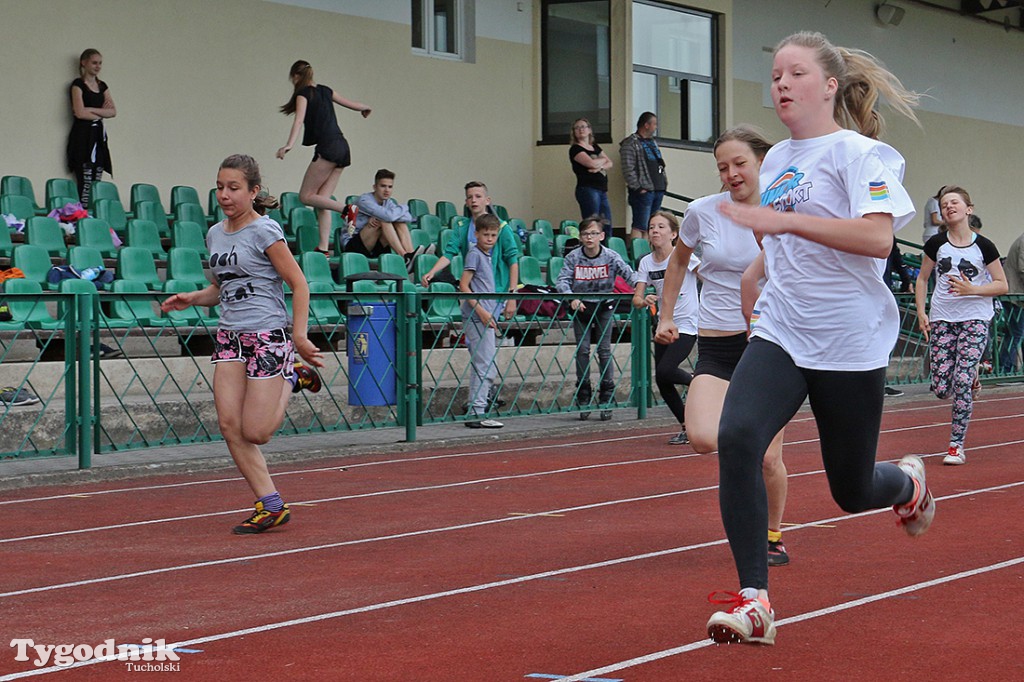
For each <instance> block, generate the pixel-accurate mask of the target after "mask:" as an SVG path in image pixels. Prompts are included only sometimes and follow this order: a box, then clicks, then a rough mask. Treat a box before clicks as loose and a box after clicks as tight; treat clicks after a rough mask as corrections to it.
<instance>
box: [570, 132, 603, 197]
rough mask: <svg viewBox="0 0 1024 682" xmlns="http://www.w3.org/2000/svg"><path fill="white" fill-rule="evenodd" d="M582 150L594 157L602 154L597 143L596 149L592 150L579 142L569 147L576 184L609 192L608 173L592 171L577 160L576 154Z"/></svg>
mask: <svg viewBox="0 0 1024 682" xmlns="http://www.w3.org/2000/svg"><path fill="white" fill-rule="evenodd" d="M580 152H583V153H585V154H587V155H588V156H590V157H591V158H592V159H596V158H597V157H599V156H601V147H600V146H599V145H597V144H595V145H594V151H590V150H589V149H586V148H585V147H583V146H582V145H578V144H574V145H572V146H571V147H569V161H570V162H571V163H572V172H573V173H575V174H576V186H577V187H591V188H593V189H597V190H601V191H602V192H607V191H608V174H607V173H591V172H590V170H589V169H588V168H587V167H586V166H584V165H583V164H582V163H580V162H578V161H577V160H576V155H577V154H579V153H580Z"/></svg>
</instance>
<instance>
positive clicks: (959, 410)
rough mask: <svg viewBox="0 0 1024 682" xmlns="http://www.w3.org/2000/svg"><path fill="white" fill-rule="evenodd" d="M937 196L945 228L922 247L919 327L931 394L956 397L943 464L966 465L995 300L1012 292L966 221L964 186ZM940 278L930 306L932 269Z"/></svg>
mask: <svg viewBox="0 0 1024 682" xmlns="http://www.w3.org/2000/svg"><path fill="white" fill-rule="evenodd" d="M941 194H942V196H941V197H940V198H939V205H940V207H941V211H942V217H943V219H944V221H945V223H946V226H947V228H948V229H947V230H946V231H945V232H942V233H939V234H937V235H935V236H934V237H932V238H931V239H929V240H928V241H927V242H926V243H925V245H924V256H923V257H922V258H921V272H920V273H918V275H917V289H916V290H915V298H916V302H917V326H918V327H919V328H920V329H921V333H922V334H924V338H925V341H928V342H929V359H930V360H931V369H932V392H933V393H935V395H937V396H938V397H939V398H943V399H945V398H950V397H951V398H953V427H952V430H951V432H950V436H949V451H948V453H947V454H946V456H945V458H943V460H942V463H943V464H952V465H957V464H966V463H967V455H965V454H964V440H965V439H966V437H967V425H968V423H969V422H970V421H971V412H973V410H974V395H973V391H972V386H973V385H974V384H975V383H976V382H977V380H978V363H979V362H981V356H982V354H983V353H984V352H985V345H986V344H987V343H988V326H989V322H990V321H991V320H992V315H993V314H994V312H995V310H994V308H993V307H992V297H993V296H1002V295H1003V294H1005V293H1006V292H1007V291H1008V286H1007V283H1006V275H1005V274H1004V273H1003V266H1002V265H1001V264H1000V263H999V250H998V249H997V248H996V245H995V244H993V243H992V242H991V241H989V240H988V239H986V238H985V237H982V236H981V235H980V234H976V233H975V232H973V231H971V228H970V225H969V224H968V221H969V219H970V216H971V214H973V213H974V204H972V203H971V197H970V195H969V194H967V190H965V189H963V188H962V187H955V186H951V187H944V188H943V189H942V192H941ZM933 268H934V269H935V270H936V274H937V275H938V277H937V278H936V280H935V291H933V292H932V299H931V308H930V309H929V311H928V313H925V307H924V299H925V293H926V292H927V291H928V277H929V276H930V275H931V273H932V269H933Z"/></svg>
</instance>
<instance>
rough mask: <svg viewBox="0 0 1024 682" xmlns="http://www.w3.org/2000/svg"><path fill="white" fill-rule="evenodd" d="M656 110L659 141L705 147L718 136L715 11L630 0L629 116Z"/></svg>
mask: <svg viewBox="0 0 1024 682" xmlns="http://www.w3.org/2000/svg"><path fill="white" fill-rule="evenodd" d="M645 111H652V112H654V113H655V114H657V116H658V133H657V138H658V141H659V142H661V141H665V142H668V143H670V144H671V143H672V142H678V143H679V144H680V145H681V146H696V147H701V148H705V147H709V146H711V145H712V144H713V143H714V141H715V139H716V138H717V137H718V39H717V21H716V18H715V15H714V14H710V13H707V12H701V11H698V10H692V9H683V8H680V7H671V6H667V5H659V4H656V3H653V2H646V1H641V0H634V2H633V120H634V121H635V120H637V119H638V118H639V117H640V114H642V113H643V112H645Z"/></svg>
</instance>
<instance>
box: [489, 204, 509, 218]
mask: <svg viewBox="0 0 1024 682" xmlns="http://www.w3.org/2000/svg"><path fill="white" fill-rule="evenodd" d="M491 209H492V210H493V211H494V215H496V216H498V219H499V220H502V221H504V222H506V223H507V222H508V221H509V217H508V209H507V208H505V207H504V206H500V205H498V204H491Z"/></svg>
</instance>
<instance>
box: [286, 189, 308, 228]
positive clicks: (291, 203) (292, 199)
mask: <svg viewBox="0 0 1024 682" xmlns="http://www.w3.org/2000/svg"><path fill="white" fill-rule="evenodd" d="M278 201H279V202H280V203H281V206H280V208H281V215H283V216H284V219H285V222H288V221H290V220H291V218H292V211H294V210H295V209H297V208H300V207H301V208H309V207H308V206H306V205H305V204H303V203H302V202H301V201H299V193H298V192H282V193H281V196H280V197H278ZM311 210H312V209H311ZM281 227H287V226H286V225H284V224H282V225H281Z"/></svg>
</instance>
